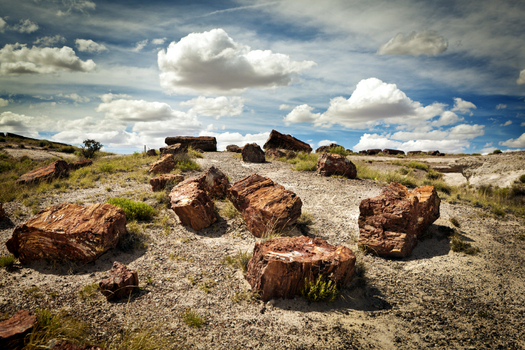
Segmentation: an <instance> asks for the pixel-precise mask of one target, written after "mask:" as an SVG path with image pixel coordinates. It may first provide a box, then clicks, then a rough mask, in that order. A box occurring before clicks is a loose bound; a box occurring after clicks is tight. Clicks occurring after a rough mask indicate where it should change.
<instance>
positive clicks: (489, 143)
mask: <svg viewBox="0 0 525 350" xmlns="http://www.w3.org/2000/svg"><path fill="white" fill-rule="evenodd" d="M490 146H492V142H487V143H486V144H485V146H483V147H490Z"/></svg>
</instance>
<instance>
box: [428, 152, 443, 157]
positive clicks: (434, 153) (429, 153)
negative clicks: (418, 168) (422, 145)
mask: <svg viewBox="0 0 525 350" xmlns="http://www.w3.org/2000/svg"><path fill="white" fill-rule="evenodd" d="M441 154H442V153H440V152H439V151H428V155H430V156H439V155H441Z"/></svg>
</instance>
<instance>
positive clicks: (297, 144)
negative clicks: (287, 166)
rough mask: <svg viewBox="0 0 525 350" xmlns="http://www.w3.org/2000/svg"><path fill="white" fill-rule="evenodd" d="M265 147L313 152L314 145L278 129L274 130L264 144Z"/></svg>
mask: <svg viewBox="0 0 525 350" xmlns="http://www.w3.org/2000/svg"><path fill="white" fill-rule="evenodd" d="M263 148H264V149H270V148H275V149H280V148H283V149H289V150H292V151H295V152H306V153H311V152H312V147H310V145H309V144H307V143H305V142H303V141H301V140H298V139H296V138H295V137H293V136H292V135H284V134H281V133H280V132H278V131H277V130H272V132H271V133H270V136H269V137H268V140H266V143H265V144H264V146H263Z"/></svg>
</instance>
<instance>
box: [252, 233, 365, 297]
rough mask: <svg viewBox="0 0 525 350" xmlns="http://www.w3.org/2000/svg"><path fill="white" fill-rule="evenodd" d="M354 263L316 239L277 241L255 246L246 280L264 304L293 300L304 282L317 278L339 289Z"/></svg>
mask: <svg viewBox="0 0 525 350" xmlns="http://www.w3.org/2000/svg"><path fill="white" fill-rule="evenodd" d="M355 260H356V259H355V255H354V253H353V252H352V251H351V250H350V249H349V248H347V247H343V246H337V247H335V246H333V245H330V244H329V243H327V242H326V241H325V240H323V239H322V238H319V237H317V238H315V239H312V238H309V237H305V236H300V237H278V238H274V239H271V240H268V241H266V242H264V243H255V248H254V250H253V256H252V258H251V259H250V261H249V262H248V270H247V272H246V279H247V280H248V282H249V283H250V285H251V286H252V289H254V290H258V291H260V293H261V299H262V300H263V301H267V300H270V299H272V298H283V299H284V298H293V297H294V296H295V295H297V294H299V293H300V291H301V289H302V288H303V287H304V286H305V281H308V282H312V281H316V280H317V278H318V277H319V276H323V277H324V278H325V279H330V280H332V281H333V282H334V283H335V285H336V286H337V287H338V288H342V287H343V286H345V285H346V284H347V283H348V282H350V280H351V279H352V277H353V275H354V268H355Z"/></svg>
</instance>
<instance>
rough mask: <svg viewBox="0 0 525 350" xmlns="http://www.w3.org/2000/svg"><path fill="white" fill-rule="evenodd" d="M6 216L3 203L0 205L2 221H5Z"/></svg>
mask: <svg viewBox="0 0 525 350" xmlns="http://www.w3.org/2000/svg"><path fill="white" fill-rule="evenodd" d="M4 216H5V210H4V207H3V206H2V203H0V219H3V218H4Z"/></svg>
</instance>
